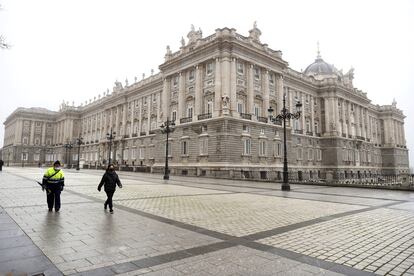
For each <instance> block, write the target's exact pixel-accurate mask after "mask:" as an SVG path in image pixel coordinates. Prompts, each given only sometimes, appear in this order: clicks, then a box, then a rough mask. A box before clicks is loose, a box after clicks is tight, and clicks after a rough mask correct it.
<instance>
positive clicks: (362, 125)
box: [361, 106, 367, 138]
mask: <svg viewBox="0 0 414 276" xmlns="http://www.w3.org/2000/svg"><path fill="white" fill-rule="evenodd" d="M365 116H366V112H364V108H363V107H362V106H361V136H362V137H364V138H366V137H367V134H366V130H365Z"/></svg>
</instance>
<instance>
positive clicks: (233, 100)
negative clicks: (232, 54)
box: [230, 58, 238, 117]
mask: <svg viewBox="0 0 414 276" xmlns="http://www.w3.org/2000/svg"><path fill="white" fill-rule="evenodd" d="M236 66H237V60H236V58H232V60H231V64H230V110H231V114H232V116H236V117H237V116H238V114H237V72H236V71H237V68H236ZM236 114H237V115H236Z"/></svg>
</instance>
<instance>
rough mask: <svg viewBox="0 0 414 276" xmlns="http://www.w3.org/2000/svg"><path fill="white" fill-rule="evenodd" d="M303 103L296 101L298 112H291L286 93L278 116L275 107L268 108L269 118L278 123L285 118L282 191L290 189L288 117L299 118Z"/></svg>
mask: <svg viewBox="0 0 414 276" xmlns="http://www.w3.org/2000/svg"><path fill="white" fill-rule="evenodd" d="M301 108H302V104H301V102H297V103H296V113H290V112H289V110H288V109H286V94H284V95H283V108H282V110H281V113H280V114H278V115H277V116H276V117H274V116H273V108H272V107H269V109H268V110H267V111H268V112H269V120H270V121H271V122H272V123H274V124H276V123H277V122H279V121H282V120H283V139H284V140H283V183H282V191H290V185H289V175H288V162H287V145H286V119H289V120H290V119H299V117H300V114H301Z"/></svg>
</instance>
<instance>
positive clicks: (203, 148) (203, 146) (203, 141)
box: [199, 137, 208, 155]
mask: <svg viewBox="0 0 414 276" xmlns="http://www.w3.org/2000/svg"><path fill="white" fill-rule="evenodd" d="M199 148H200V155H207V154H208V138H206V137H203V138H200V140H199Z"/></svg>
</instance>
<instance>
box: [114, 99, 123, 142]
mask: <svg viewBox="0 0 414 276" xmlns="http://www.w3.org/2000/svg"><path fill="white" fill-rule="evenodd" d="M120 121H121V106H119V105H117V106H116V122H115V129H116V136H118V137H119V138H121V136H122V133H121V132H120V127H119V123H120Z"/></svg>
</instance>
